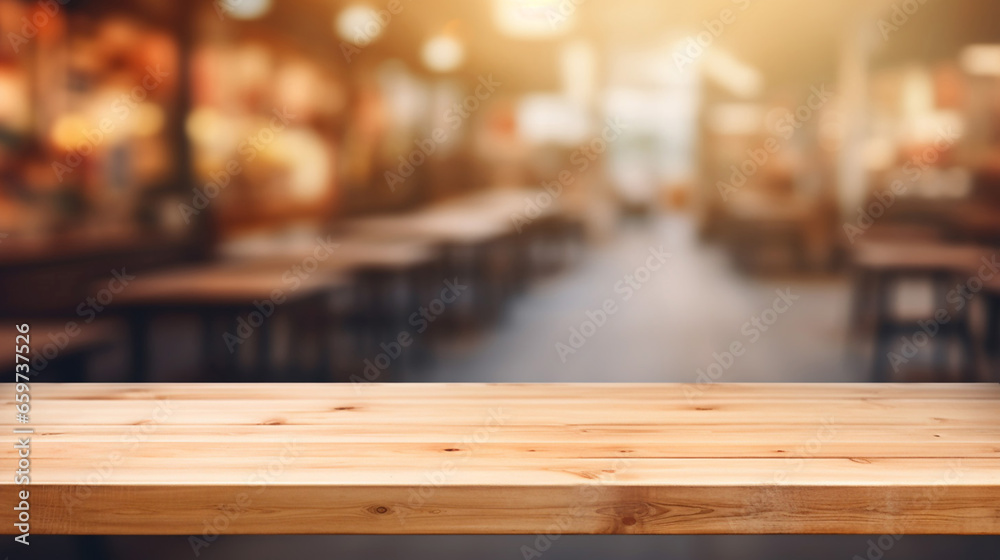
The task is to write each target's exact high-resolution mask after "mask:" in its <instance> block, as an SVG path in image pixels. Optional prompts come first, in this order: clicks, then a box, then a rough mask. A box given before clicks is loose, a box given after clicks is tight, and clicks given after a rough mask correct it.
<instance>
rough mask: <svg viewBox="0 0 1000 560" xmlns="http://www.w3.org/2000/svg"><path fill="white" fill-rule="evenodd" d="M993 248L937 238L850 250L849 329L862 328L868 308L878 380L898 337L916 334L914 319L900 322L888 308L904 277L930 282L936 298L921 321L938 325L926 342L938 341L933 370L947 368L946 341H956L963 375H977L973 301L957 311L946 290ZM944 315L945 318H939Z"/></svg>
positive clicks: (969, 378)
mask: <svg viewBox="0 0 1000 560" xmlns="http://www.w3.org/2000/svg"><path fill="white" fill-rule="evenodd" d="M993 254H995V251H994V250H992V249H989V248H986V247H977V246H969V245H949V244H945V243H941V242H936V241H923V242H918V241H865V242H860V243H858V244H857V245H856V246H855V248H854V254H853V256H852V266H853V269H854V276H855V280H854V281H855V287H854V302H853V305H852V315H853V317H852V319H851V329H852V331H854V332H859V331H861V330H863V329H862V323H863V321H862V317H863V316H864V314H865V313H866V312H867V311H868V310H871V311H873V315H874V319H873V322H874V325H873V328H874V334H875V349H874V354H875V356H874V364H873V370H874V371H873V375H874V379H875V380H876V381H887V380H888V379H889V371H888V369H889V367H890V365H891V364H890V360H889V352H890V350H891V349H892V346H893V344H894V343H895V342H896V338H897V337H899V336H904V335H913V334H914V333H916V332H920V331H921V329H922V326H921V325H920V324H919V323H918V322H917V321H906V320H900V319H897V318H896V317H895V314H894V312H893V309H892V304H893V295H894V291H893V290H894V288H895V287H896V286H897V284H898V283H899V282H900V281H901V280H904V279H917V280H922V281H927V282H929V283H930V285H931V288H932V291H933V294H934V297H933V309H932V310H931V314H930V315H929V316H927V317H924V318H923V320H924V321H925V322H932V323H934V324H935V325H936V327H937V331H936V333H937V334H936V335H935V336H933V337H929V340H930V341H932V342H934V343H935V345H936V352H935V362H936V369H938V370H943V369H945V367H946V359H947V350H948V346H946V345H947V344H949V343H952V342H958V343H959V344H960V346H961V347H962V352H963V354H964V362H965V363H964V366H963V376H964V378H965V380H966V381H974V380H975V376H976V366H977V352H976V344H975V340H974V339H973V335H972V328H971V326H970V324H969V312H968V310H969V308H970V307H971V302H969V301H966V302H965V304H964V305H963V306H962V307H960V308H957V309H956V306H955V304H954V302H953V301H951V298H949V297H948V294H949V293H950V292H951V291H952V290H953V289H955V287H956V286H957V285H959V284H965V283H966V282H967V281H968V280H969V279H970V278H972V277H975V276H977V274H978V271H979V270H980V268H981V267H982V266H983V264H984V262H983V259H987V260H988V259H989V258H990V257H991V256H992V255H993ZM939 313H944V314H945V316H946V317H947V320H944V321H941V320H939V319H938V318H937V315H938V314H939Z"/></svg>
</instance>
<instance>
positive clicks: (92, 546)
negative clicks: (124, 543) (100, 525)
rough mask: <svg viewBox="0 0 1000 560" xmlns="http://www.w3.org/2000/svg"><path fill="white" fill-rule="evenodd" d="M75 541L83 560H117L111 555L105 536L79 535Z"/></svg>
mask: <svg viewBox="0 0 1000 560" xmlns="http://www.w3.org/2000/svg"><path fill="white" fill-rule="evenodd" d="M73 539H74V540H75V541H76V549H77V551H78V552H79V553H80V558H82V559H83V560H112V559H113V558H115V556H114V555H113V554H112V553H111V547H110V546H109V544H108V537H106V536H104V535H77V536H75V537H73Z"/></svg>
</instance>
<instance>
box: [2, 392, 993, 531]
mask: <svg viewBox="0 0 1000 560" xmlns="http://www.w3.org/2000/svg"><path fill="white" fill-rule="evenodd" d="M31 391H32V393H31V394H32V400H31V404H32V412H31V424H30V426H20V425H19V426H20V427H31V428H33V429H34V434H33V435H31V485H30V487H28V488H21V487H19V486H16V485H15V484H13V478H12V477H7V478H5V479H4V481H2V482H0V496H2V499H3V501H4V503H6V504H15V503H17V500H15V493H16V492H17V491H18V490H19V489H28V490H30V506H31V531H32V533H37V534H55V533H59V534H170V535H190V536H191V538H194V539H198V538H213V536H214V535H216V534H220V533H222V534H225V533H231V534H250V533H254V534H307V533H310V534H318V533H364V534H394V533H406V534H431V533H433V534H452V533H468V534H484V533H490V534H507V533H527V534H551V533H560V534H561V533H623V534H701V533H733V534H754V533H851V534H858V533H862V534H893V535H895V534H917V533H933V534H968V535H972V534H1000V516H998V515H997V512H998V511H1000V386H998V385H996V384H945V385H937V384H905V385H902V384H877V385H870V384H766V383H761V384H718V385H677V384H488V385H483V384H372V385H354V384H267V385H262V384H224V385H216V384H142V385H137V384H66V385H60V384H43V383H39V384H35V385H33V386H32V388H31ZM0 408H2V410H0V418H2V422H3V423H4V424H5V428H6V429H7V430H6V433H7V434H8V436H6V437H7V438H8V441H13V440H14V436H12V435H10V428H11V427H12V425H13V424H12V422H13V421H14V416H15V415H14V403H13V401H12V400H11V399H10V398H7V399H5V400H4V402H3V405H2V407H0ZM0 455H2V456H3V460H4V462H5V463H6V464H10V465H14V464H15V462H16V459H17V450H16V449H15V448H14V447H13V446H12V445H3V446H0ZM16 513H17V512H15V511H14V510H13V509H11V508H10V507H7V508H4V509H2V510H0V526H2V527H3V532H5V533H8V534H9V533H11V532H12V531H14V522H15V520H14V516H15V514H16Z"/></svg>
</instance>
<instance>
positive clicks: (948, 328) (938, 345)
mask: <svg viewBox="0 0 1000 560" xmlns="http://www.w3.org/2000/svg"><path fill="white" fill-rule="evenodd" d="M949 279H950V276H949V275H945V276H939V275H935V276H934V277H933V278H932V279H931V283H932V284H931V287H932V288H933V290H934V309H933V311H932V317H931V320H932V321H936V320H937V319H936V318H934V317H933V314H934V313H937V310H939V309H948V300H947V294H948V285H949ZM966 320H967V314H964V313H963V314H962V315H961V316H960V317H957V318H956V321H952V322H949V323H948V324H944V325H938V329H939V331H938V334H937V336H936V337H935V338H937V340H934V339H932V340H931V344H933V345H934V371H935V373H936V374H937V375H940V376H941V377H945V376H947V375H948V373H949V372H948V350H950V349H951V346H952V342H953V340H954V338H956V337H960V335H959V333H958V332H957V328H958V326H959V323H961V322H964V321H966Z"/></svg>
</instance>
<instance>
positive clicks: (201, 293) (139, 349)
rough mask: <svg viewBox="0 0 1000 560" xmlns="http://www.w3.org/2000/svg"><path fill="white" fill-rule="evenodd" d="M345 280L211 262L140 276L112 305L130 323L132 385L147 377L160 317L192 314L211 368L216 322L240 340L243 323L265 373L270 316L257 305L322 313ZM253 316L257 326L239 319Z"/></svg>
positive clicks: (285, 268) (282, 267) (231, 363)
mask: <svg viewBox="0 0 1000 560" xmlns="http://www.w3.org/2000/svg"><path fill="white" fill-rule="evenodd" d="M349 282H350V277H349V276H348V275H346V274H344V273H343V272H341V271H337V270H330V269H328V268H317V269H316V270H314V271H312V272H309V273H295V272H292V271H291V268H290V265H288V264H287V263H284V262H281V263H278V262H269V261H251V260H247V261H234V262H229V261H224V262H213V263H208V264H203V265H195V266H187V267H180V268H174V269H169V270H165V271H160V272H152V273H147V274H142V275H139V276H138V277H137V278H136V279H134V280H131V281H130V282H129V284H128V286H126V287H125V288H124V289H123V290H122V292H121V293H120V294H118V295H116V296H115V299H114V301H113V302H112V304H113V305H114V307H115V309H117V310H118V311H119V312H122V313H123V314H125V315H126V316H127V317H128V319H129V323H130V330H131V333H130V336H131V339H132V351H131V354H132V357H131V371H132V376H133V379H134V380H135V381H143V380H145V379H146V374H147V370H148V366H149V363H148V362H149V334H150V333H149V330H150V322H151V320H152V319H153V318H154V317H156V316H158V315H161V314H163V313H193V314H196V315H198V316H199V317H200V318H201V320H202V323H203V331H204V332H203V334H204V339H203V343H202V344H203V354H204V355H203V357H204V360H205V362H206V365H207V366H209V367H210V368H211V367H212V366H213V365H214V362H215V360H214V359H213V355H212V353H213V350H214V349H215V348H217V347H218V343H219V342H223V341H224V339H223V337H222V336H220V337H218V338H216V334H218V333H215V332H214V329H213V326H214V324H215V321H216V320H217V319H219V320H224V321H226V322H227V325H228V326H229V327H231V328H233V330H234V332H233V333H230V334H231V335H232V336H239V324H238V321H239V320H241V319H243V320H245V321H248V324H249V325H250V327H249V328H252V329H253V331H254V332H253V335H254V336H256V338H257V340H256V347H257V356H256V368H257V372H258V374H260V375H265V374H266V372H267V370H268V368H269V367H270V362H271V345H270V332H271V318H270V314H268V316H266V317H265V316H263V314H264V311H262V310H261V307H263V308H264V309H265V310H266V309H270V310H271V313H273V312H276V311H277V310H278V308H279V307H280V308H282V309H286V308H293V307H296V306H300V307H303V306H304V308H307V309H312V310H314V311H315V310H316V309H322V306H323V300H324V298H326V297H327V296H329V295H330V294H331V293H333V292H334V291H336V290H338V289H342V288H345V287H346V286H348V285H349ZM279 300H280V301H279ZM253 313H257V314H260V315H261V317H262V320H261V321H259V324H256V325H255V324H250V323H251V321H250V320H249V319H245V318H244V317H243V315H247V316H248V317H249V316H250V314H253ZM313 326H314V327H315V328H319V327H318V326H316V325H313ZM226 332H229V331H228V330H226ZM293 339H294V337H293ZM241 340H242V337H241ZM222 369H225V370H226V371H225V372H224V373H225V375H227V376H231V375H234V373H235V370H236V357H235V351H234V350H232V349H229V356H228V359H227V360H226V365H225V366H224V367H223V368H222Z"/></svg>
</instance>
